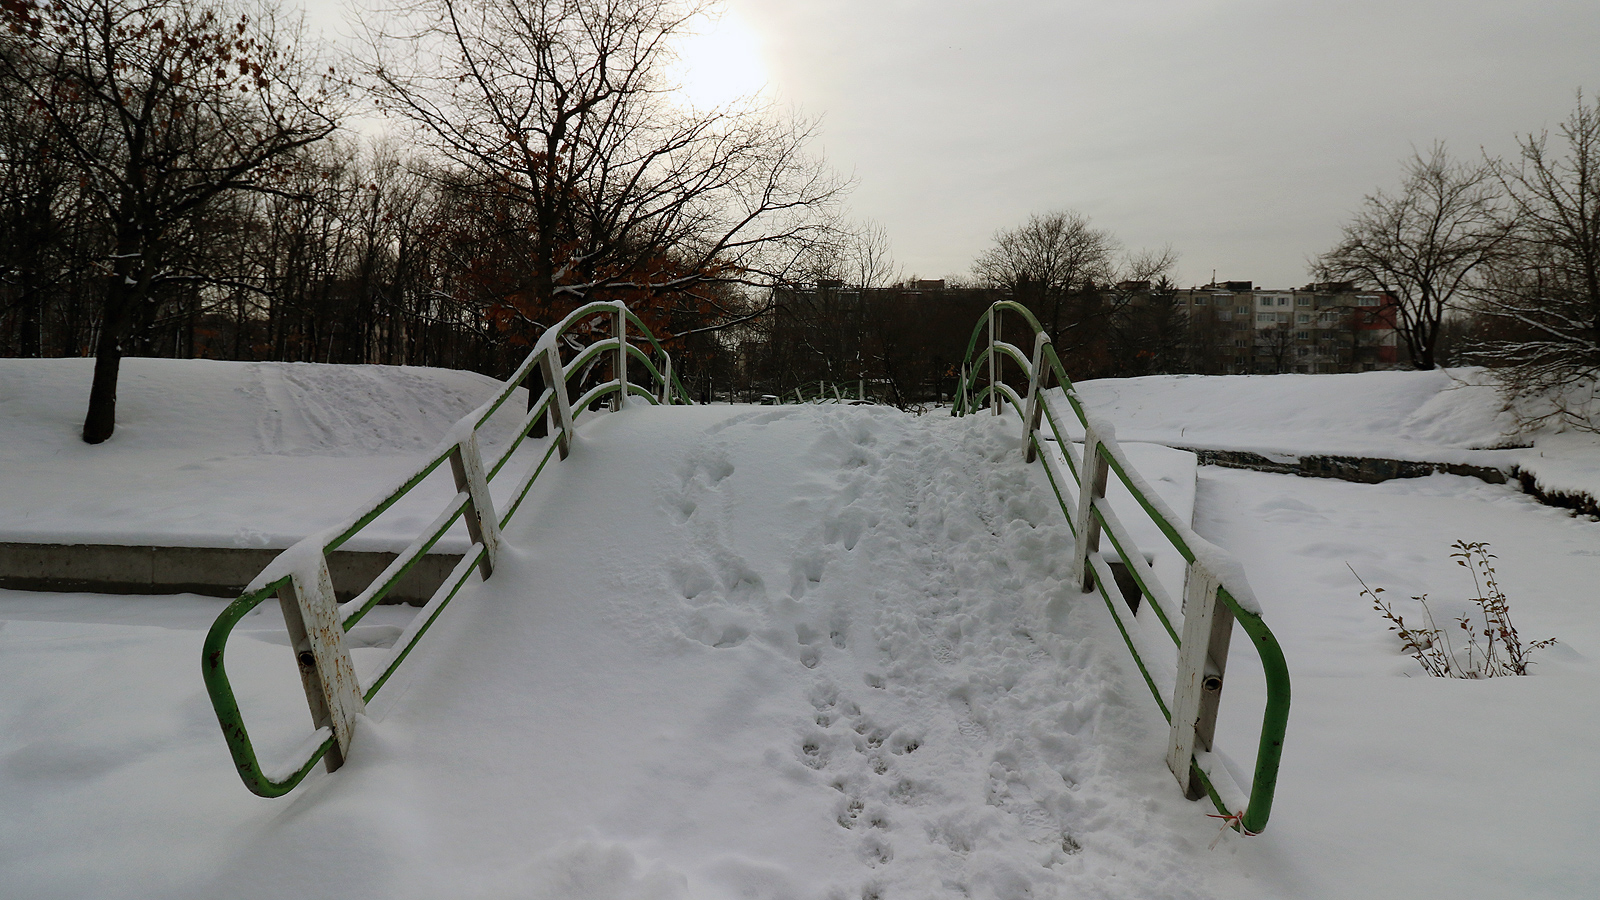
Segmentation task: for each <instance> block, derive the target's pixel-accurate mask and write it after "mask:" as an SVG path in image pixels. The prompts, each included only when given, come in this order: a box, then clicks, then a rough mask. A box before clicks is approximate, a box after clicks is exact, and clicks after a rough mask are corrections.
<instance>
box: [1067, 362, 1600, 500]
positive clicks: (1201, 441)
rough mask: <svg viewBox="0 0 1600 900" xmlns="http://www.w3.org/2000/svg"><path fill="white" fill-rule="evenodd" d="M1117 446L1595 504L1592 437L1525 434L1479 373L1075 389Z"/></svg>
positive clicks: (1181, 380) (1165, 379)
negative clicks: (1482, 483)
mask: <svg viewBox="0 0 1600 900" xmlns="http://www.w3.org/2000/svg"><path fill="white" fill-rule="evenodd" d="M1078 392H1079V396H1081V397H1082V398H1083V402H1084V404H1085V406H1087V407H1089V409H1091V410H1094V411H1096V412H1099V413H1100V414H1102V415H1104V416H1106V417H1108V418H1109V419H1110V420H1111V421H1113V422H1115V423H1116V424H1117V434H1118V435H1119V436H1120V437H1121V438H1122V439H1123V440H1132V441H1155V442H1157V443H1162V444H1168V445H1172V446H1183V447H1193V448H1204V449H1209V450H1246V451H1251V452H1254V453H1259V454H1262V455H1263V456H1267V457H1269V458H1273V457H1281V456H1289V457H1294V456H1310V455H1323V456H1354V457H1370V458H1379V459H1397V460H1408V461H1418V462H1432V463H1451V464H1464V465H1471V466H1488V467H1495V468H1500V469H1504V470H1506V471H1508V472H1509V471H1510V470H1511V469H1512V468H1513V467H1515V468H1517V469H1519V470H1521V471H1523V472H1526V473H1529V474H1530V475H1532V476H1533V477H1534V479H1535V481H1536V483H1537V485H1538V487H1539V489H1540V490H1542V491H1545V492H1548V493H1558V492H1559V493H1569V494H1583V495H1586V496H1588V497H1591V498H1595V499H1600V435H1594V434H1587V433H1571V432H1569V433H1554V432H1550V431H1535V432H1525V431H1521V430H1519V429H1518V427H1517V423H1516V420H1515V417H1514V416H1513V415H1511V414H1510V413H1509V412H1507V411H1506V409H1505V404H1504V402H1503V401H1502V399H1501V398H1500V396H1499V394H1498V393H1497V391H1496V389H1495V386H1494V384H1493V383H1492V381H1491V380H1490V379H1489V378H1488V376H1487V374H1486V373H1485V372H1484V370H1482V369H1436V370H1434V371H1431V372H1363V373H1360V374H1354V375H1228V376H1217V375H1152V376H1148V377H1144V378H1108V379H1102V380H1098V381H1086V382H1083V383H1082V384H1079V385H1078Z"/></svg>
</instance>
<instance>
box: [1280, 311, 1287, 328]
mask: <svg viewBox="0 0 1600 900" xmlns="http://www.w3.org/2000/svg"><path fill="white" fill-rule="evenodd" d="M1278 322H1279V323H1280V324H1283V325H1287V324H1289V314H1288V313H1286V312H1281V313H1278Z"/></svg>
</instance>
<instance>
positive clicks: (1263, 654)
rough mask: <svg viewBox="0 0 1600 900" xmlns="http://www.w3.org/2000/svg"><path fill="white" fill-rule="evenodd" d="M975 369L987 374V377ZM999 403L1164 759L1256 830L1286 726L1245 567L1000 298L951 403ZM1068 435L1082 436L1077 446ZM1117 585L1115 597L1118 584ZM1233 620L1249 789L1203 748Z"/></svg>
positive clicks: (1276, 669) (969, 406)
mask: <svg viewBox="0 0 1600 900" xmlns="http://www.w3.org/2000/svg"><path fill="white" fill-rule="evenodd" d="M1006 313H1009V314H1013V315H1015V316H1017V317H1020V318H1021V319H1022V324H1023V326H1024V327H1025V329H1026V330H1027V332H1028V333H1029V334H1031V335H1032V341H1033V346H1034V354H1033V359H1032V360H1031V361H1030V360H1029V359H1028V358H1027V356H1026V355H1025V354H1024V353H1023V351H1022V349H1021V348H1020V347H1018V346H1017V345H1015V344H1011V343H1008V342H1006V341H1005V340H1004V337H1005V335H1006V329H1005V327H1004V325H1005V321H1004V319H1003V318H1002V315H1003V314H1006ZM1015 330H1016V329H1013V331H1015ZM1006 360H1010V361H1011V362H1012V363H1014V364H1015V365H1016V367H1017V368H1018V369H1019V370H1020V376H1021V378H1022V379H1025V380H1026V383H1027V392H1026V394H1022V393H1019V392H1018V390H1017V389H1016V388H1014V387H1013V386H1012V385H1010V384H1008V383H1007V382H1006V380H1005V378H1004V377H1002V374H1001V373H1002V371H1003V367H1004V365H1005V361H1006ZM984 370H987V373H988V377H987V378H986V379H985V378H984V377H983V374H982V373H983V371H984ZM1051 378H1054V380H1055V387H1054V388H1051V387H1050V380H1051ZM1057 398H1060V399H1062V400H1065V401H1066V403H1067V405H1068V407H1069V409H1070V411H1071V415H1070V416H1062V415H1060V410H1059V408H1058V406H1057V404H1056V402H1055V401H1056V399H1057ZM1002 401H1004V403H1006V404H1009V405H1010V406H1011V408H1012V409H1013V410H1015V411H1016V412H1017V413H1018V414H1019V415H1020V416H1021V417H1022V419H1023V436H1024V452H1025V454H1026V456H1027V459H1028V461H1029V462H1032V461H1033V460H1034V458H1035V457H1036V456H1037V457H1038V458H1039V461H1040V463H1041V464H1042V465H1043V466H1044V470H1045V475H1046V477H1047V478H1048V479H1049V481H1050V485H1051V488H1052V489H1053V490H1054V491H1055V494H1056V499H1057V501H1058V502H1059V503H1060V505H1061V510H1062V512H1063V513H1065V514H1066V517H1067V524H1068V527H1069V528H1071V530H1072V532H1073V535H1074V537H1075V546H1074V551H1073V552H1074V556H1075V560H1074V562H1075V566H1074V572H1075V573H1076V577H1077V579H1078V581H1079V587H1080V588H1081V589H1082V590H1083V591H1084V592H1086V593H1087V592H1089V591H1095V590H1098V592H1099V594H1100V596H1101V597H1102V598H1103V599H1104V600H1105V603H1106V608H1107V609H1109V610H1110V611H1111V616H1112V619H1113V620H1114V621H1115V622H1116V625H1117V629H1118V631H1120V632H1121V634H1122V638H1123V641H1124V642H1125V643H1126V644H1127V646H1128V651H1129V652H1130V653H1131V654H1133V658H1134V661H1135V662H1136V663H1137V664H1138V667H1139V672H1140V674H1141V675H1142V676H1143V678H1144V681H1145V683H1146V685H1147V686H1148V687H1149V688H1150V693H1151V695H1152V696H1154V697H1155V701H1156V705H1157V706H1158V707H1160V709H1161V713H1162V715H1163V716H1165V717H1166V718H1167V721H1168V722H1169V724H1170V725H1171V734H1170V741H1169V745H1168V754H1167V765H1168V767H1170V768H1171V769H1172V771H1173V774H1174V775H1175V776H1177V778H1178V782H1179V784H1180V785H1182V786H1183V789H1184V793H1185V795H1186V796H1188V797H1189V798H1190V799H1199V798H1200V797H1203V796H1209V797H1210V798H1211V801H1212V803H1213V804H1214V805H1215V806H1216V807H1217V810H1218V811H1219V812H1221V813H1222V814H1223V815H1224V816H1225V817H1227V819H1228V820H1229V821H1230V822H1231V823H1232V824H1233V825H1234V827H1235V828H1237V829H1238V830H1240V831H1242V832H1243V833H1246V834H1259V833H1261V831H1262V830H1263V829H1265V828H1266V825H1267V819H1268V817H1269V816H1270V815H1271V812H1272V799H1273V795H1274V793H1275V791H1276V788H1277V778H1278V764H1279V761H1280V759H1281V757H1282V753H1283V736H1284V731H1285V729H1286V728H1287V725H1288V719H1289V693H1290V692H1289V670H1288V665H1287V663H1286V662H1285V660H1284V657H1283V650H1282V648H1281V647H1280V646H1279V644H1278V641H1277V638H1276V637H1274V636H1273V634H1272V631H1271V629H1269V628H1268V627H1267V625H1266V623H1265V622H1264V621H1263V620H1262V617H1261V607H1260V605H1259V604H1258V603H1257V602H1256V599H1255V595H1254V594H1253V593H1252V592H1251V590H1250V586H1249V583H1248V582H1247V581H1246V580H1245V577H1244V569H1243V567H1241V566H1240V565H1239V563H1238V561H1237V560H1235V559H1234V558H1233V557H1232V556H1231V555H1229V554H1228V553H1227V552H1226V551H1224V550H1222V549H1221V548H1219V547H1217V546H1216V545H1214V544H1212V543H1211V542H1209V541H1207V540H1205V539H1204V538H1202V537H1200V536H1199V535H1198V534H1196V533H1195V531H1194V529H1193V528H1192V527H1190V525H1189V523H1188V522H1186V521H1184V520H1183V519H1182V518H1181V517H1179V516H1178V515H1176V514H1175V513H1174V512H1173V510H1172V508H1171V507H1170V506H1168V505H1167V503H1166V501H1164V500H1163V499H1162V498H1161V496H1160V495H1159V494H1157V493H1156V492H1155V490H1153V489H1152V488H1151V487H1150V485H1149V483H1148V482H1146V481H1145V479H1144V477H1143V476H1141V475H1140V474H1139V472H1138V470H1137V469H1135V468H1134V466H1133V464H1132V463H1131V462H1130V461H1129V459H1128V457H1127V454H1126V453H1124V452H1123V449H1122V446H1121V445H1120V444H1119V443H1118V442H1117V439H1116V434H1115V431H1114V429H1113V428H1112V427H1111V425H1110V423H1108V422H1105V421H1103V420H1101V419H1100V418H1099V417H1097V416H1094V415H1091V414H1090V413H1089V412H1088V411H1087V410H1085V409H1084V407H1083V404H1082V403H1081V402H1080V401H1079V399H1078V396H1077V391H1076V389H1075V388H1074V387H1073V385H1072V380H1071V379H1070V378H1068V377H1067V374H1066V371H1065V369H1064V368H1063V367H1062V365H1061V360H1060V358H1059V357H1058V356H1057V355H1056V352H1055V348H1054V347H1053V346H1052V345H1051V342H1050V339H1049V336H1048V335H1047V334H1046V333H1045V332H1044V330H1043V328H1042V327H1041V326H1040V324H1039V320H1038V319H1037V318H1035V317H1034V315H1033V313H1032V312H1030V311H1029V310H1028V309H1027V308H1026V307H1024V306H1022V305H1021V304H1019V303H1016V302H1014V301H1009V300H1002V301H1000V302H998V303H995V304H993V305H992V306H990V307H989V309H988V311H987V312H985V314H984V315H983V317H982V318H980V319H979V320H978V323H977V325H976V326H974V328H973V330H972V337H971V338H970V339H969V340H968V342H967V355H966V361H965V363H963V365H962V369H961V383H960V385H959V388H958V390H957V391H956V401H955V406H954V408H953V410H952V413H953V414H954V415H958V416H959V415H969V414H972V413H975V412H977V411H978V410H980V409H983V408H984V406H985V405H987V406H988V407H989V409H990V410H991V411H992V412H993V413H994V414H995V415H999V414H1000V412H1001V409H1002ZM1063 424H1067V425H1073V426H1076V430H1075V433H1073V434H1067V433H1065V432H1064V430H1063V427H1062V426H1063ZM1074 444H1077V445H1081V447H1082V450H1081V452H1079V451H1078V449H1077V447H1075V446H1074ZM1058 459H1059V461H1058ZM1063 463H1064V465H1063ZM1063 470H1065V471H1063ZM1111 473H1115V474H1116V476H1117V478H1118V480H1119V481H1121V482H1122V484H1123V485H1124V486H1125V487H1126V488H1127V489H1128V492H1129V493H1130V494H1131V495H1132V496H1133V498H1134V500H1135V501H1136V502H1137V503H1138V505H1139V507H1140V508H1141V509H1142V510H1143V511H1144V513H1145V514H1146V515H1147V516H1149V518H1150V520H1151V522H1152V523H1154V524H1155V526H1156V527H1157V529H1158V530H1159V531H1160V532H1161V534H1162V536H1163V537H1164V538H1165V539H1166V541H1167V542H1168V543H1169V544H1170V545H1171V547H1172V548H1173V550H1174V551H1176V552H1177V553H1178V554H1179V555H1180V556H1182V557H1183V559H1184V561H1185V562H1186V563H1187V564H1188V566H1187V569H1186V570H1185V587H1184V596H1183V605H1182V608H1181V609H1174V608H1173V606H1174V605H1175V604H1174V603H1173V599H1172V598H1171V597H1170V596H1169V595H1168V592H1167V591H1166V590H1165V588H1164V587H1163V586H1162V585H1161V584H1160V583H1159V582H1157V581H1156V580H1155V573H1154V571H1153V570H1152V569H1151V567H1150V565H1149V563H1148V562H1147V561H1146V559H1145V557H1144V554H1143V553H1142V552H1141V551H1140V549H1139V548H1138V546H1137V545H1135V544H1134V542H1133V538H1132V536H1131V533H1130V532H1129V531H1128V529H1127V528H1125V527H1124V526H1123V524H1122V522H1121V520H1120V519H1119V518H1118V516H1117V514H1116V513H1115V512H1114V511H1113V510H1112V508H1111V505H1110V503H1109V502H1107V500H1106V498H1105V488H1106V479H1107V476H1108V475H1109V474H1111ZM1086 492H1087V496H1085V493H1086ZM1102 531H1104V532H1106V534H1107V535H1108V537H1109V538H1110V541H1111V545H1112V549H1111V550H1110V551H1107V552H1106V553H1102V552H1101V549H1100V534H1101V532H1102ZM1106 557H1113V558H1115V560H1116V561H1117V563H1119V564H1120V565H1121V566H1122V567H1123V569H1124V571H1125V572H1127V573H1128V575H1129V576H1130V580H1131V581H1132V582H1133V589H1134V591H1136V592H1137V597H1135V596H1134V595H1133V593H1131V592H1130V593H1129V596H1128V597H1127V598H1126V599H1127V602H1128V604H1129V605H1134V604H1137V603H1139V602H1143V603H1145V604H1147V605H1148V606H1149V608H1151V609H1152V610H1154V611H1155V614H1156V616H1157V617H1158V618H1159V619H1160V622H1161V625H1162V626H1163V630H1164V633H1165V634H1166V635H1167V637H1169V638H1170V639H1171V640H1172V642H1173V645H1174V646H1175V648H1176V650H1177V664H1176V667H1175V674H1173V671H1174V667H1173V666H1172V665H1171V663H1170V662H1168V659H1169V657H1168V655H1167V654H1165V653H1163V652H1162V651H1159V650H1158V649H1157V648H1155V647H1152V646H1151V635H1149V634H1147V633H1146V632H1145V631H1144V629H1143V628H1142V627H1141V626H1140V624H1139V622H1138V620H1137V619H1136V618H1134V617H1133V615H1132V614H1130V613H1129V612H1128V611H1127V610H1126V609H1125V608H1121V607H1122V604H1121V603H1119V602H1118V600H1121V599H1122V598H1121V597H1120V596H1116V598H1115V599H1114V592H1113V589H1114V588H1116V587H1118V585H1117V583H1116V578H1115V575H1116V573H1115V572H1113V570H1112V565H1113V563H1110V562H1108V561H1107V559H1106ZM1115 593H1116V594H1117V595H1120V594H1121V591H1116V592H1115ZM1235 621H1237V622H1238V624H1239V625H1240V627H1241V628H1242V629H1243V630H1244V632H1245V634H1246V635H1248V636H1249V637H1250V639H1251V642H1252V644H1253V645H1254V646H1255V649H1256V651H1257V653H1258V654H1259V656H1260V658H1261V665H1262V669H1263V670H1264V672H1265V675H1266V687H1267V699H1266V703H1265V705H1264V708H1263V711H1262V720H1261V734H1260V741H1259V745H1258V747H1257V751H1256V768H1255V773H1254V777H1253V779H1252V781H1251V785H1250V790H1249V792H1248V793H1245V792H1244V791H1242V790H1240V788H1239V786H1238V785H1236V784H1233V783H1232V777H1231V776H1230V775H1229V774H1228V773H1227V770H1226V769H1225V768H1224V767H1223V766H1221V765H1217V764H1216V757H1215V755H1214V754H1213V753H1212V752H1211V751H1212V746H1211V745H1212V736H1213V732H1214V730H1215V727H1216V715H1217V707H1218V704H1219V702H1220V700H1221V695H1222V685H1223V675H1224V672H1225V670H1226V667H1227V659H1228V642H1229V638H1230V636H1231V634H1232V630H1233V623H1234V622H1235ZM1175 623H1176V627H1175ZM1180 631H1181V636H1180ZM1157 640H1158V641H1159V638H1157ZM1158 681H1159V682H1160V683H1159V684H1158ZM1169 700H1170V702H1169ZM1246 798H1247V799H1246Z"/></svg>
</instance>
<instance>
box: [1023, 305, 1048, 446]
mask: <svg viewBox="0 0 1600 900" xmlns="http://www.w3.org/2000/svg"><path fill="white" fill-rule="evenodd" d="M1048 343H1050V336H1049V335H1047V334H1045V333H1044V332H1043V331H1041V332H1039V334H1038V335H1036V336H1035V337H1034V339H1033V369H1032V370H1031V371H1030V372H1029V373H1028V402H1027V409H1026V411H1024V412H1023V414H1022V454H1023V457H1024V458H1025V459H1026V460H1027V461H1028V462H1033V461H1034V459H1035V458H1036V457H1037V456H1038V451H1037V450H1036V448H1035V447H1034V444H1033V432H1034V431H1035V430H1037V429H1038V427H1039V414H1040V413H1041V412H1042V411H1043V410H1044V392H1045V388H1046V382H1045V376H1046V375H1047V374H1048V373H1047V372H1045V366H1044V345H1045V344H1048Z"/></svg>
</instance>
